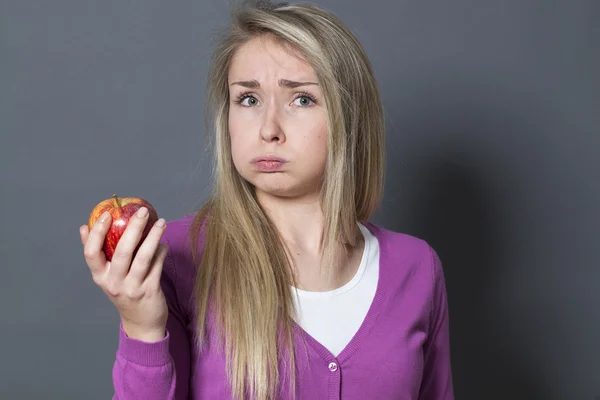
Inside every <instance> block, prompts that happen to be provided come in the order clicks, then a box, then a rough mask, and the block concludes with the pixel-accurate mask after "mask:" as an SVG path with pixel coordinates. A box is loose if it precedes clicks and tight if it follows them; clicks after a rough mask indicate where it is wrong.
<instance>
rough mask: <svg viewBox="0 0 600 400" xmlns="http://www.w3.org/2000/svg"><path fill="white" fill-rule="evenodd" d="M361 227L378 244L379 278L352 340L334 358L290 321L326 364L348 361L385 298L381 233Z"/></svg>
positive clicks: (374, 320) (384, 262)
mask: <svg viewBox="0 0 600 400" xmlns="http://www.w3.org/2000/svg"><path fill="white" fill-rule="evenodd" d="M363 225H364V226H365V227H366V228H367V229H368V230H369V231H370V232H371V234H373V235H374V236H375V237H376V238H377V243H378V244H379V263H378V264H379V265H378V268H379V278H378V280H377V288H376V289H375V295H374V297H373V301H372V302H371V305H370V306H369V310H368V311H367V315H365V318H364V319H363V321H362V323H361V324H360V327H359V328H358V331H356V333H355V334H354V336H353V337H352V339H350V341H349V342H348V343H347V344H346V346H344V348H343V349H342V351H340V353H339V354H338V355H337V357H336V356H335V355H334V354H333V353H332V352H331V351H329V350H328V349H327V348H326V347H325V346H323V344H321V342H319V341H318V340H317V339H315V338H314V337H313V336H312V335H310V334H309V333H308V332H307V331H306V330H304V328H302V327H301V326H300V325H299V324H298V323H297V322H296V321H292V324H293V327H294V331H295V333H296V334H297V335H300V336H301V337H302V338H303V339H304V340H305V341H306V342H307V343H308V344H309V345H310V346H311V347H312V348H313V349H314V350H315V351H316V352H317V354H319V356H320V357H321V358H322V359H323V360H324V361H326V362H330V361H333V360H337V361H338V362H339V363H343V362H345V361H347V360H348V359H350V358H351V357H352V355H353V354H354V353H356V351H357V350H358V349H359V348H360V347H361V345H362V343H363V342H364V341H365V340H366V338H367V337H368V336H369V334H370V333H371V330H372V329H373V327H374V326H375V322H376V321H377V318H378V317H379V313H380V311H381V305H382V303H383V299H384V298H385V286H384V283H383V282H385V278H386V277H385V273H386V271H385V268H384V266H385V265H387V264H386V263H387V248H386V245H385V243H384V241H383V240H382V238H381V237H382V233H383V232H382V231H381V230H380V229H379V228H378V227H377V226H375V225H374V224H372V223H371V222H364V223H363Z"/></svg>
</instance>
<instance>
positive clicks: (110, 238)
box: [88, 194, 158, 261]
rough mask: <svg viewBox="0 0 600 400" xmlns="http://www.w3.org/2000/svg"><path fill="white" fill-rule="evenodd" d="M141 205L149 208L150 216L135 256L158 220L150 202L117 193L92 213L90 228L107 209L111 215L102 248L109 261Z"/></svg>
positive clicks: (98, 205) (99, 204) (101, 203)
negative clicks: (119, 195)
mask: <svg viewBox="0 0 600 400" xmlns="http://www.w3.org/2000/svg"><path fill="white" fill-rule="evenodd" d="M141 207H146V208H147V209H148V214H149V216H148V219H147V221H146V228H145V229H144V232H143V233H142V237H141V238H140V241H139V242H138V245H137V247H136V248H135V250H134V253H133V255H134V257H135V254H136V253H137V251H138V250H139V248H140V246H141V245H142V243H143V242H144V239H145V238H146V236H148V233H150V229H152V226H153V225H154V223H155V222H156V221H158V214H157V213H156V210H155V209H154V207H152V205H151V204H150V203H149V202H147V201H146V200H144V199H142V198H139V197H121V198H119V197H117V195H116V194H113V196H112V198H110V199H106V200H103V201H101V202H100V203H98V204H97V205H96V207H94V209H93V210H92V212H91V213H90V218H89V221H88V228H89V229H90V230H91V229H92V226H93V225H94V223H95V222H96V220H97V219H98V218H100V216H101V215H102V214H103V213H104V212H105V211H108V212H109V213H110V215H111V225H110V228H109V229H108V232H107V233H106V237H105V239H104V245H103V247H102V250H104V254H105V255H106V259H107V260H108V261H110V260H112V257H113V254H114V253H115V248H116V247H117V243H118V242H119V239H121V236H122V235H123V232H125V228H127V224H128V223H129V220H130V219H131V218H132V217H133V216H134V214H135V213H136V212H137V210H139V209H140V208H141Z"/></svg>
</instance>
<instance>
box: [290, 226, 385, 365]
mask: <svg viewBox="0 0 600 400" xmlns="http://www.w3.org/2000/svg"><path fill="white" fill-rule="evenodd" d="M358 226H359V228H360V230H361V232H362V234H363V237H364V240H365V247H364V250H363V255H362V259H361V261H360V265H359V267H358V270H357V271H356V275H354V277H353V278H352V279H351V280H350V282H348V283H346V284H345V285H344V286H342V287H339V288H337V289H334V290H330V291H328V292H308V291H305V290H300V289H296V288H292V291H293V292H294V293H297V294H298V295H297V296H292V297H293V299H294V305H295V307H296V310H297V314H298V315H297V319H296V323H298V325H300V326H301V327H302V329H304V330H305V331H306V332H307V333H308V334H309V335H311V336H312V337H313V338H314V339H316V340H317V341H318V342H319V343H321V344H322V345H323V346H325V348H327V349H328V350H329V351H330V352H331V353H332V354H333V355H334V356H335V357H337V356H338V354H339V353H340V352H341V351H342V350H343V349H344V347H346V345H347V344H348V342H350V340H351V339H352V337H353V336H354V335H355V334H356V332H357V331H358V328H360V325H361V324H362V322H363V320H364V319H365V316H366V315H367V312H368V311H369V307H371V302H372V301H373V297H374V296H375V290H376V289H377V281H378V278H379V242H378V241H377V238H376V237H375V236H374V235H373V234H372V233H371V232H370V231H369V229H368V228H367V227H365V226H364V225H362V224H361V223H358Z"/></svg>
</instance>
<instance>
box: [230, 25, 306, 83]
mask: <svg viewBox="0 0 600 400" xmlns="http://www.w3.org/2000/svg"><path fill="white" fill-rule="evenodd" d="M234 78H235V79H238V78H240V79H256V80H259V81H260V80H264V79H269V78H277V79H279V78H286V79H292V80H293V79H300V78H302V79H305V78H311V79H316V74H315V72H314V69H313V68H312V66H311V65H310V64H309V63H308V62H307V61H306V60H305V59H304V57H302V55H300V54H299V53H298V52H297V51H294V50H293V49H290V48H289V47H287V46H286V47H284V46H283V45H281V44H280V43H277V41H275V40H274V39H272V38H269V37H268V36H261V37H257V38H253V39H251V40H250V41H248V42H246V43H244V44H243V45H242V46H240V48H239V49H237V51H236V52H235V54H234V56H233V58H232V60H231V64H230V66H229V79H234Z"/></svg>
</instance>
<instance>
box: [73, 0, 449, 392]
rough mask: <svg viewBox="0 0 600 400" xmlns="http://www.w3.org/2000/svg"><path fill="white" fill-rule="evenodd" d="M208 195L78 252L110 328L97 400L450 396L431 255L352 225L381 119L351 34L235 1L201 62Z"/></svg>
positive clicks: (332, 24)
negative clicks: (190, 211)
mask: <svg viewBox="0 0 600 400" xmlns="http://www.w3.org/2000/svg"><path fill="white" fill-rule="evenodd" d="M208 82H209V101H208V104H209V105H210V106H211V107H212V110H211V115H213V116H214V137H213V138H214V141H213V142H214V154H215V164H214V165H215V167H214V188H213V191H212V195H211V197H210V200H209V201H208V202H207V204H205V205H204V206H203V207H202V208H201V209H200V210H198V212H197V213H196V214H194V215H190V216H186V217H184V218H181V219H179V220H175V221H171V222H169V223H166V226H165V221H164V220H163V219H161V220H160V221H159V223H156V224H155V226H154V227H153V228H152V231H151V233H150V234H149V236H148V237H147V238H146V239H145V240H144V242H143V244H142V246H141V248H140V250H139V252H138V253H137V255H136V257H135V259H134V258H133V257H132V254H133V250H134V249H135V247H136V245H137V244H138V242H139V240H140V237H141V233H142V231H143V228H144V227H145V225H146V220H147V219H146V218H147V215H140V216H139V218H134V219H133V220H132V221H131V223H130V225H129V226H128V227H127V230H126V232H125V233H124V235H123V237H122V239H121V240H120V242H119V244H118V246H117V249H116V252H115V255H114V258H113V260H112V262H107V261H106V258H105V256H104V254H103V252H102V250H101V249H102V243H103V241H104V237H105V234H106V232H107V230H108V227H109V225H110V223H111V221H110V218H108V219H106V220H104V221H103V222H102V223H98V224H96V225H95V226H94V229H92V230H91V232H88V227H87V226H85V225H84V226H82V227H81V230H80V231H81V232H80V233H81V241H82V243H83V246H84V255H85V259H86V262H87V264H88V266H89V268H90V270H91V273H92V276H93V279H94V282H96V284H97V285H98V286H100V287H101V288H102V289H103V291H104V292H105V293H106V295H107V296H108V297H109V299H110V300H111V301H112V303H113V304H114V305H115V306H116V308H117V310H118V311H119V314H120V317H121V326H120V337H119V346H118V351H117V354H116V361H115V364H114V369H113V382H114V389H115V395H114V399H121V400H125V399H127V400H129V399H144V400H151V399H156V400H169V399H177V400H183V399H210V400H212V399H233V398H235V399H246V398H251V399H294V398H295V399H311V400H313V399H356V400H371V399H377V400H380V399H406V400H409V399H415V400H417V399H420V400H449V399H453V388H452V378H451V368H450V350H449V327H448V309H447V300H446V289H445V281H444V276H443V271H442V266H441V262H440V259H439V258H438V256H437V254H436V252H435V251H434V250H433V249H432V248H431V247H430V246H429V245H428V244H427V243H426V242H425V241H423V240H421V239H418V238H415V237H412V236H409V235H407V234H402V233H397V232H392V231H390V230H387V229H385V228H383V227H381V226H378V225H375V224H373V223H370V222H368V220H369V218H370V217H371V215H372V213H373V212H374V210H375V209H376V207H377V206H378V203H379V200H380V197H381V195H382V190H383V189H382V188H383V172H384V120H383V113H382V105H381V102H380V98H379V93H378V89H377V85H376V82H375V79H374V77H373V72H372V70H371V66H370V63H369V61H368V59H367V57H366V55H365V53H364V52H363V49H362V48H361V45H360V44H359V43H358V41H357V40H356V38H355V37H354V36H353V35H352V33H351V32H350V31H349V30H348V29H347V28H346V27H345V26H344V25H343V24H342V23H341V22H340V21H339V20H338V19H337V18H336V17H335V16H334V15H332V14H331V13H328V12H326V11H324V10H322V9H320V8H318V7H316V6H311V5H299V4H294V5H288V4H272V3H270V2H266V1H259V2H257V1H254V2H251V3H249V2H248V3H244V4H242V5H241V7H239V8H238V9H237V10H236V11H235V13H234V16H233V22H232V24H231V26H230V27H229V29H228V30H227V31H226V33H225V35H224V36H223V39H222V41H221V43H220V45H219V46H218V48H217V49H216V51H215V53H214V58H213V60H212V64H211V69H210V76H209V79H208Z"/></svg>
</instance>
